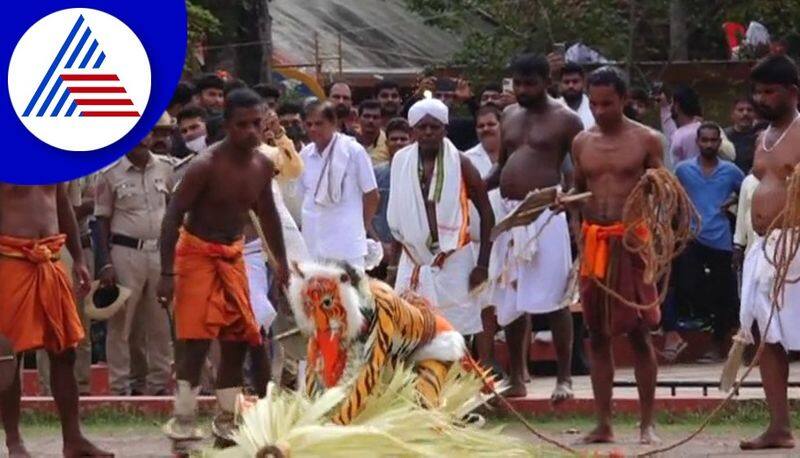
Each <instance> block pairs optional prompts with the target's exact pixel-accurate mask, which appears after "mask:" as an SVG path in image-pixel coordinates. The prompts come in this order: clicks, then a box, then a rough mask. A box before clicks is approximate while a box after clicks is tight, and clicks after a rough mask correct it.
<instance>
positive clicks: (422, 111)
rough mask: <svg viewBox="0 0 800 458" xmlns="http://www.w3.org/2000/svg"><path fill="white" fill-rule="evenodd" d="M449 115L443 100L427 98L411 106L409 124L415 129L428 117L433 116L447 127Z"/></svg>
mask: <svg viewBox="0 0 800 458" xmlns="http://www.w3.org/2000/svg"><path fill="white" fill-rule="evenodd" d="M447 113H448V110H447V105H445V104H444V103H443V102H442V101H441V100H439V99H430V98H425V99H422V100H420V101H419V102H417V103H415V104H414V105H411V109H410V110H408V123H409V124H410V125H411V127H414V126H416V125H417V123H418V122H420V121H421V120H422V118H424V117H425V116H426V115H431V116H433V117H434V118H435V119H438V120H439V121H441V122H442V124H444V125H447V124H448V119H447Z"/></svg>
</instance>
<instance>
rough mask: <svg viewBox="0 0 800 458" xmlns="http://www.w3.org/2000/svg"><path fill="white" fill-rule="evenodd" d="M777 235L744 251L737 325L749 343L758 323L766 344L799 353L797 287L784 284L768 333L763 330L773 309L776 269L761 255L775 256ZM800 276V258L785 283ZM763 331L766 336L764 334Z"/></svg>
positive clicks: (799, 297)
mask: <svg viewBox="0 0 800 458" xmlns="http://www.w3.org/2000/svg"><path fill="white" fill-rule="evenodd" d="M779 234H780V232H779V231H773V232H772V233H771V234H770V235H769V237H767V238H765V237H757V238H756V239H755V241H754V242H753V243H752V244H751V246H750V248H749V249H748V250H747V253H746V255H745V260H744V266H743V272H742V299H741V308H740V311H739V321H740V322H741V328H742V330H743V332H744V334H745V335H746V336H747V337H748V338H749V340H750V341H751V342H752V341H753V339H752V335H751V333H750V331H751V328H752V326H753V323H754V322H755V323H758V328H759V332H760V334H761V336H762V339H764V340H765V341H766V342H767V343H780V344H781V345H783V348H784V349H786V350H787V351H789V350H794V351H798V350H800V283H794V284H790V283H787V284H786V290H785V292H784V296H783V297H782V298H778V299H779V300H778V305H779V306H780V308H779V309H777V310H775V314H774V315H773V317H772V322H771V323H770V325H769V329H766V327H767V322H768V320H769V315H770V311H771V309H772V304H773V300H772V287H773V285H774V283H775V268H774V267H773V266H772V265H771V264H770V263H769V261H768V260H767V258H766V256H765V255H764V251H765V249H764V244H766V252H767V253H768V254H769V256H770V257H772V256H773V253H774V252H775V248H776V247H775V242H776V240H777V238H778V235H779ZM798 276H800V256H796V257H795V258H794V259H793V260H792V265H791V267H790V269H789V276H788V279H789V280H792V279H796V278H798ZM765 331H766V332H765Z"/></svg>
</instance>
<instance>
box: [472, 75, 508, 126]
mask: <svg viewBox="0 0 800 458" xmlns="http://www.w3.org/2000/svg"><path fill="white" fill-rule="evenodd" d="M502 99H503V87H502V86H500V85H499V84H497V83H489V84H487V85H486V86H484V87H483V91H481V98H480V106H481V108H483V107H484V106H486V105H494V106H495V108H498V109H501V110H502V109H503V108H505V107H503V106H501V104H502ZM476 122H477V120H476Z"/></svg>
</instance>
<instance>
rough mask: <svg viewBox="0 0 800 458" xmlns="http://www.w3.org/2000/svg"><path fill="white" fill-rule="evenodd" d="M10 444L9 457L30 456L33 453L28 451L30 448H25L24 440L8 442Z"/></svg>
mask: <svg viewBox="0 0 800 458" xmlns="http://www.w3.org/2000/svg"><path fill="white" fill-rule="evenodd" d="M6 445H7V446H8V456H9V458H30V456H31V454H30V453H28V449H26V448H25V444H23V443H22V441H19V442H17V443H16V444H6Z"/></svg>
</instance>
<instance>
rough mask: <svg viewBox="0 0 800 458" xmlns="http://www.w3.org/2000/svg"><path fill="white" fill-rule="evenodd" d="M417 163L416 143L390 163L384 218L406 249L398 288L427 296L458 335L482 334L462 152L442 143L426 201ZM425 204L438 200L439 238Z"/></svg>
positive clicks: (417, 150)
mask: <svg viewBox="0 0 800 458" xmlns="http://www.w3.org/2000/svg"><path fill="white" fill-rule="evenodd" d="M419 165H420V164H419V149H418V144H416V143H413V144H411V145H409V146H407V147H405V148H403V149H401V150H400V151H398V152H397V153H396V154H395V156H394V158H393V159H392V171H391V188H392V192H391V193H390V195H389V204H388V208H387V212H386V218H387V221H388V223H389V228H390V229H391V230H392V235H393V236H394V238H395V240H397V241H398V242H400V243H401V244H402V245H403V254H402V255H401V257H400V264H399V265H398V266H397V282H396V283H395V289H396V290H397V292H398V293H400V294H403V293H404V292H405V291H407V290H409V289H410V290H413V291H414V292H416V293H417V294H419V295H421V296H423V297H424V298H425V299H427V300H428V301H429V302H430V303H431V304H432V305H433V306H434V307H436V308H437V312H438V313H439V314H441V315H442V316H443V317H444V318H445V319H446V320H447V321H449V322H450V324H451V325H452V326H453V328H455V329H456V330H457V331H458V332H459V333H461V334H464V335H470V334H475V333H478V332H481V331H482V330H483V326H482V324H481V304H480V303H479V302H477V301H475V300H474V298H473V297H471V295H470V292H469V276H470V273H471V272H472V269H474V268H475V255H474V253H473V251H472V244H471V243H469V239H470V237H469V199H468V195H467V189H466V186H465V184H464V180H463V179H462V176H461V153H460V152H459V151H458V149H457V148H456V147H455V146H454V145H453V144H452V143H451V142H450V140H448V139H446V138H445V139H444V140H443V142H442V149H441V151H440V156H439V157H438V158H437V161H436V165H435V166H434V169H433V173H432V180H431V186H430V189H429V190H428V195H427V196H425V197H424V198H423V195H422V188H421V187H420V182H419ZM426 201H427V202H435V207H436V208H435V209H436V226H437V227H436V234H435V235H436V237H434V235H432V234H431V228H430V224H429V221H428V212H427V207H426ZM434 239H435V240H436V241H437V242H438V243H433V240H434ZM437 245H438V246H437Z"/></svg>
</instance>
